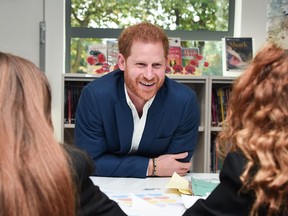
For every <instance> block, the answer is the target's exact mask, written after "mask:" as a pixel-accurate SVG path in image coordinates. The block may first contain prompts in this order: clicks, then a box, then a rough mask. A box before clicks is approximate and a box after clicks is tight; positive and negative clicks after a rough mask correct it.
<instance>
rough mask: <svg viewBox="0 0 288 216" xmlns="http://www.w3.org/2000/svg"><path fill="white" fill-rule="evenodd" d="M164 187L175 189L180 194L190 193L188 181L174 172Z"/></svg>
mask: <svg viewBox="0 0 288 216" xmlns="http://www.w3.org/2000/svg"><path fill="white" fill-rule="evenodd" d="M166 188H170V189H177V190H178V191H179V192H180V193H182V194H192V192H191V188H190V183H189V181H188V180H187V179H185V178H182V177H181V176H179V175H178V174H177V173H176V172H174V173H173V175H172V177H171V179H170V181H169V182H168V184H167V185H166Z"/></svg>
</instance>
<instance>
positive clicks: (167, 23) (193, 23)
mask: <svg viewBox="0 0 288 216" xmlns="http://www.w3.org/2000/svg"><path fill="white" fill-rule="evenodd" d="M229 3H230V1H229V0H113V1H112V0H110V1H109V0H81V1H80V0H71V1H69V0H68V1H66V4H67V8H69V10H70V14H69V15H70V17H69V19H70V20H69V19H68V20H69V23H67V24H66V27H67V28H69V29H72V30H73V29H76V30H78V29H79V35H77V34H76V35H77V36H75V34H74V35H72V36H71V35H69V34H68V35H67V37H71V38H70V40H67V43H70V44H69V46H70V47H69V48H70V52H69V54H70V58H69V59H70V60H69V63H68V65H69V68H70V69H69V70H68V71H69V72H71V73H85V72H86V67H87V65H86V64H87V63H86V57H87V49H88V45H89V44H91V43H105V40H106V39H107V38H111V39H112V38H114V39H115V38H117V37H118V35H117V33H119V31H117V30H121V29H123V28H125V27H126V26H129V25H132V24H135V23H139V22H141V21H149V22H151V23H154V24H157V25H159V26H161V27H163V28H164V29H165V30H167V31H168V32H169V33H171V31H176V33H178V31H179V34H178V36H177V37H180V38H181V40H182V37H181V36H182V33H183V32H184V33H185V34H186V35H188V36H186V38H185V39H184V40H183V41H182V43H181V45H182V46H183V47H189V46H193V47H198V48H199V50H200V53H201V54H202V55H203V56H204V58H206V60H207V61H208V62H209V67H208V68H207V70H206V71H204V73H203V75H209V74H210V75H211V74H212V75H221V74H222V61H221V41H220V40H219V39H218V40H217V41H216V40H209V41H207V40H206V41H201V40H193V34H194V32H195V31H198V33H199V31H200V33H201V32H202V31H203V35H204V34H209V32H216V31H217V32H221V31H223V32H226V31H228V30H229V22H228V20H229ZM67 8H66V9H67ZM67 16H68V14H67ZM83 29H85V31H86V30H88V31H90V30H91V33H88V35H89V37H87V34H86V35H85V36H84V35H82V33H81V32H83ZM105 29H112V31H111V32H113V29H114V30H116V31H115V32H116V35H115V34H114V35H109V32H108V33H107V34H106V35H105V36H100V37H99V35H101V33H102V32H101V31H103V30H105ZM169 33H168V35H169ZM189 34H191V40H190V39H189V37H190V36H189ZM173 36H175V34H174V35H173ZM187 37H188V38H187ZM68 41H69V42H68ZM66 66H67V64H66Z"/></svg>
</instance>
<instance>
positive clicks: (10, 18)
mask: <svg viewBox="0 0 288 216" xmlns="http://www.w3.org/2000/svg"><path fill="white" fill-rule="evenodd" d="M43 1H45V0H0V51H5V52H11V53H14V54H16V55H20V56H22V57H25V58H27V59H29V60H30V61H32V62H34V63H35V64H36V65H39V22H40V21H42V20H43V15H44V12H43ZM267 2H268V0H253V1H252V0H236V11H237V19H236V20H235V22H236V29H235V36H247V37H248V36H249V37H250V36H251V37H253V38H254V39H255V49H258V48H259V47H260V46H261V45H262V43H264V41H265V38H266V7H267ZM45 7H46V8H45V19H46V26H47V32H46V43H47V44H46V74H47V76H48V79H49V81H50V83H51V86H52V98H53V101H52V114H53V123H54V127H55V135H56V137H57V138H58V139H59V141H60V140H62V129H61V128H62V127H61V124H62V116H63V113H62V94H63V93H62V74H63V73H64V65H65V64H64V59H65V52H64V45H65V44H64V43H65V29H64V27H65V24H64V23H65V18H64V14H65V13H64V11H65V0H46V2H45Z"/></svg>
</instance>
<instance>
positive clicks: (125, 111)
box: [115, 98, 134, 152]
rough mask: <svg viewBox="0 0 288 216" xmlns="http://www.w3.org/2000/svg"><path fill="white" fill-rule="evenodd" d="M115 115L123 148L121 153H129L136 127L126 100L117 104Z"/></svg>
mask: <svg viewBox="0 0 288 216" xmlns="http://www.w3.org/2000/svg"><path fill="white" fill-rule="evenodd" d="M115 114H116V119H117V124H118V125H117V128H118V131H119V139H120V146H121V149H120V152H129V151H130V148H131V141H132V134H133V128H134V127H133V116H132V113H131V110H130V108H129V106H128V104H127V102H126V99H125V98H124V99H121V100H120V101H119V102H118V103H116V104H115Z"/></svg>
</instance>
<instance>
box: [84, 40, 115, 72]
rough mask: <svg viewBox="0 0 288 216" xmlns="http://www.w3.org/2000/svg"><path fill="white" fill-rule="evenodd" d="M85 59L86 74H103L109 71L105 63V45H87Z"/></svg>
mask: <svg viewBox="0 0 288 216" xmlns="http://www.w3.org/2000/svg"><path fill="white" fill-rule="evenodd" d="M86 61H87V73H88V74H104V73H107V72H109V71H110V68H109V65H108V63H107V45H106V44H91V45H89V46H88V51H87V58H86Z"/></svg>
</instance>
